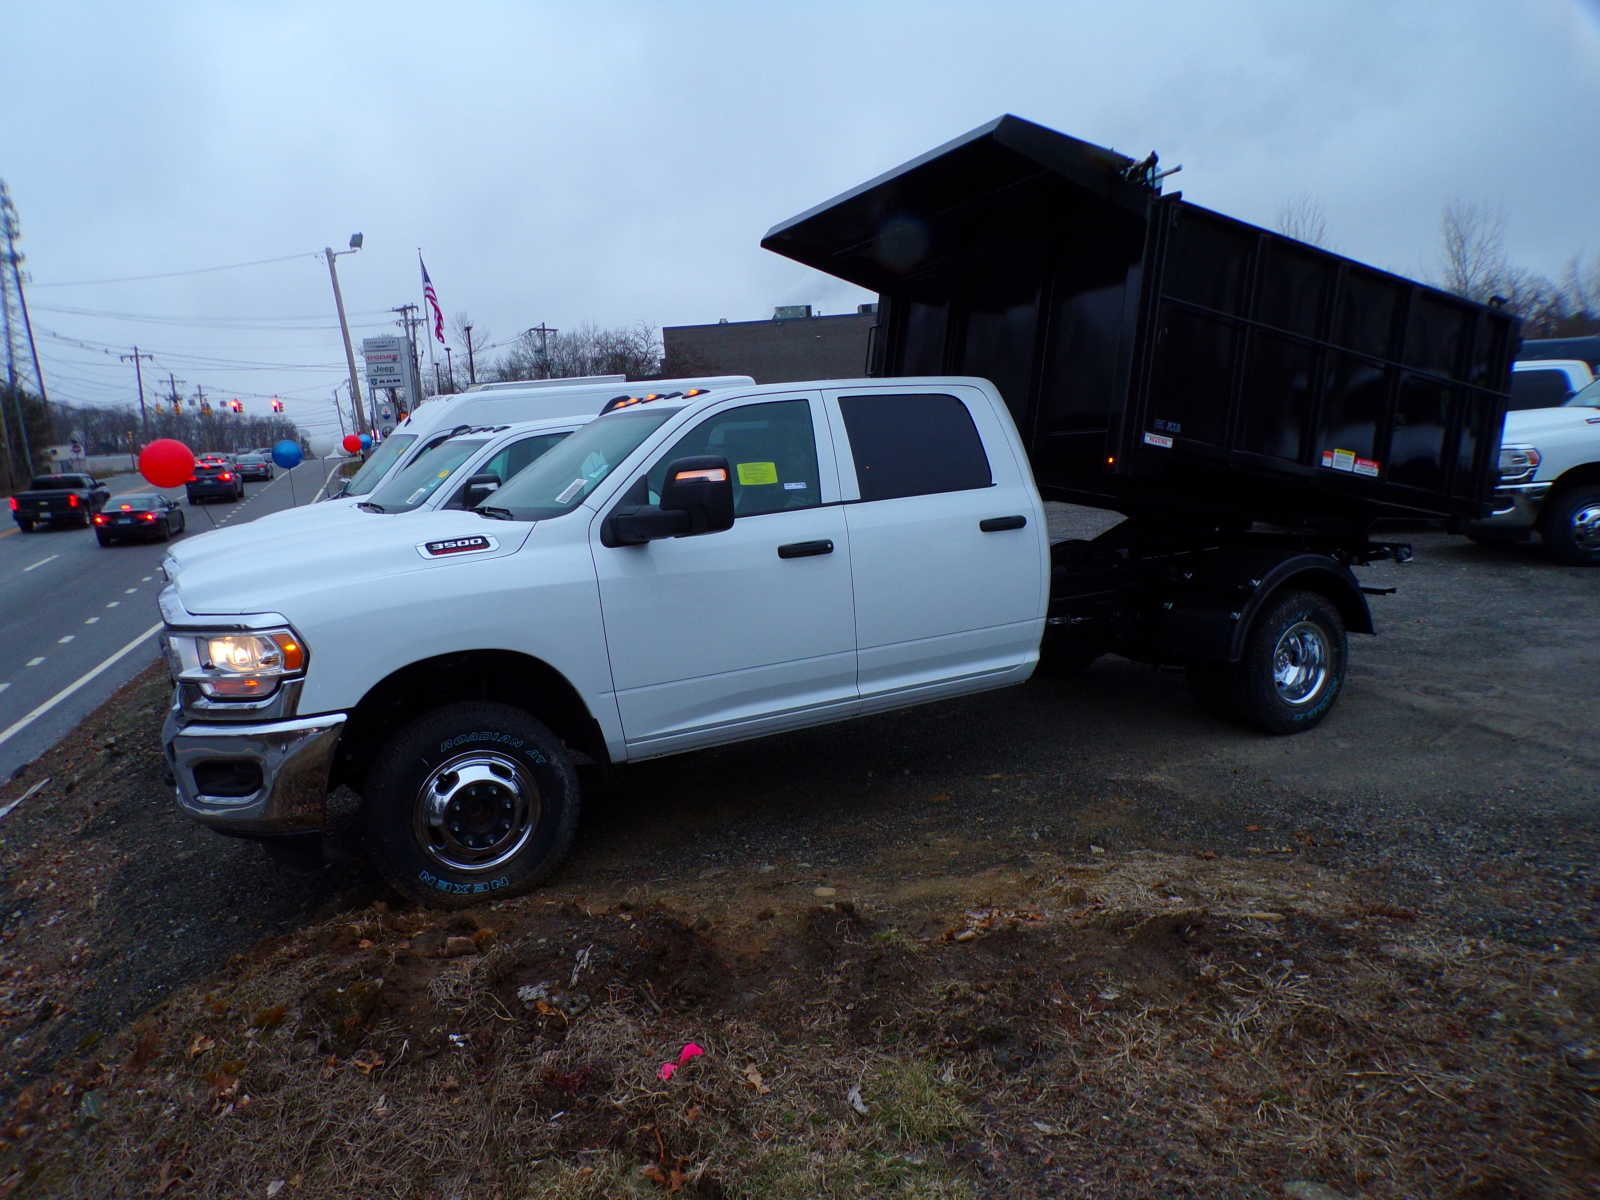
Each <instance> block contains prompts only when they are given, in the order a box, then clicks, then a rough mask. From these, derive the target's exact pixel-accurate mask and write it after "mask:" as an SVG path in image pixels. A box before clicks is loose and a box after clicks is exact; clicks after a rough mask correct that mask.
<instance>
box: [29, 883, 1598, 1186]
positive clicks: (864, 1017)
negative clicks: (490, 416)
mask: <svg viewBox="0 0 1600 1200" xmlns="http://www.w3.org/2000/svg"><path fill="white" fill-rule="evenodd" d="M882 878H883V879H884V880H886V881H888V880H894V881H895V882H894V883H892V884H891V883H887V882H886V883H885V885H884V886H883V887H882V889H881V890H878V891H876V892H862V893H859V894H856V895H853V896H852V897H851V898H850V899H849V900H848V901H839V902H836V903H831V904H823V905H819V904H817V903H816V901H815V899H814V898H812V897H811V896H809V894H803V893H800V892H799V891H798V890H791V893H785V892H783V891H782V889H781V887H780V886H779V885H777V884H774V885H772V886H770V887H766V888H764V889H763V888H762V887H758V886H757V885H755V884H752V885H749V887H748V894H744V895H736V896H734V897H733V898H732V901H731V902H730V899H729V887H728V885H727V884H726V883H721V884H718V885H714V886H715V889H716V890H715V897H716V899H717V901H718V903H720V904H722V905H723V908H721V909H719V911H722V912H724V913H725V916H724V917H723V918H722V919H721V920H719V921H718V922H717V923H714V924H711V925H710V927H709V928H707V927H706V922H704V921H703V920H701V919H700V917H699V913H700V911H703V906H704V905H705V904H706V903H707V902H708V900H709V899H710V898H711V896H712V893H711V891H710V890H709V888H708V891H707V894H706V895H699V894H694V893H683V894H677V895H672V896H657V897H653V898H652V897H647V896H644V895H642V894H641V893H640V892H639V890H638V889H635V890H634V891H633V892H632V893H631V894H629V895H624V894H621V893H619V894H618V895H617V896H615V897H603V896H596V895H593V894H590V895H589V896H587V897H586V899H585V901H584V903H583V904H581V905H580V904H576V903H571V902H566V901H567V900H568V899H569V898H567V897H564V896H562V895H559V894H555V895H552V894H546V895H543V896H536V897H531V898H528V899H525V900H522V901H516V902H511V903H509V904H506V905H503V906H499V907H497V908H492V909H489V910H485V911H484V912H482V913H479V914H477V915H476V916H474V915H470V914H469V915H465V916H457V917H453V918H449V919H448V921H447V922H445V923H444V924H440V921H441V918H439V917H438V916H437V915H436V914H423V913H416V912H391V911H388V910H386V909H383V908H381V907H377V908H374V909H372V910H369V911H366V912H363V913H361V914H359V915H357V916H356V917H354V918H348V917H347V918H344V919H341V920H340V921H337V922H332V923H329V924H327V925H323V926H320V927H318V928H315V929H311V930H308V931H306V932H305V933H304V934H303V935H302V936H299V937H296V938H295V939H293V940H292V941H291V942H289V943H286V944H282V945H278V946H276V947H272V948H263V949H262V950H260V951H259V952H258V953H257V954H256V955H254V956H253V957H252V958H251V959H250V960H248V961H246V962H243V963H240V964H239V965H238V967H237V969H236V970H234V971H231V972H230V973H229V976H228V977H227V979H226V980H224V981H219V982H217V983H215V984H213V986H212V987H211V988H209V989H200V990H192V991H189V992H185V993H182V994H179V995H177V996H175V997H174V998H173V999H172V1000H171V1001H170V1002H169V1003H167V1004H166V1005H164V1006H163V1007H162V1008H161V1009H160V1010H158V1011H157V1012H155V1013H153V1014H150V1015H149V1016H147V1017H146V1018H145V1019H144V1020H142V1021H141V1022H140V1023H138V1024H136V1025H135V1026H133V1027H131V1028H129V1029H127V1030H125V1031H123V1032H122V1033H121V1034H119V1035H118V1036H116V1037H114V1038H111V1039H108V1040H107V1041H106V1042H105V1043H103V1044H102V1045H101V1046H99V1047H97V1048H96V1052H95V1053H94V1054H93V1055H90V1056H88V1057H85V1058H84V1059H82V1060H80V1061H78V1062H76V1063H74V1064H72V1065H71V1066H70V1067H69V1068H67V1069H64V1070H62V1071H61V1072H59V1073H58V1074H57V1076H56V1077H55V1078H54V1079H53V1080H51V1081H49V1082H48V1083H46V1084H39V1085H35V1086H34V1087H32V1088H30V1089H28V1090H27V1091H26V1092H25V1093H24V1095H23V1098H22V1100H21V1102H20V1103H19V1105H18V1107H17V1110H16V1111H14V1112H12V1113H10V1114H8V1115H7V1117H6V1119H5V1123H4V1125H3V1126H0V1135H3V1137H4V1138H5V1147H4V1157H3V1158H0V1195H14V1196H34V1195H49V1196H61V1197H73V1196H83V1197H126V1196H130V1195H164V1196H169V1197H229V1198H232V1197H238V1196H255V1195H265V1194H266V1192H267V1189H268V1187H269V1185H271V1184H272V1183H273V1181H276V1180H283V1181H284V1183H283V1188H282V1190H280V1191H279V1193H278V1195H279V1196H280V1197H284V1196H286V1197H291V1198H297V1197H317V1198H319V1200H320V1198H323V1197H343V1196H349V1197H363V1198H376V1197H416V1198H419V1200H421V1198H424V1197H426V1198H430V1200H431V1198H434V1197H439V1198H445V1197H462V1198H465V1197H485V1198H489V1197H500V1198H504V1200H513V1198H516V1200H521V1198H524V1197H551V1198H554V1197H563V1198H565V1197H645V1196H658V1195H664V1194H665V1195H671V1194H681V1195H684V1196H694V1197H717V1198H723V1200H733V1198H742V1197H749V1198H751V1200H756V1198H758V1197H759V1198H761V1200H782V1198H785V1197H795V1198H797V1200H798V1198H800V1197H807V1198H809V1197H856V1196H889V1197H903V1198H912V1197H918V1198H922V1197H926V1198H929V1200H933V1198H941V1200H961V1198H966V1197H976V1196H980V1195H982V1196H988V1195H1016V1196H1024V1195H1026V1196H1032V1195H1047V1194H1093V1195H1097V1196H1130V1197H1133V1196H1150V1195H1195V1196H1218V1195H1227V1196H1241V1197H1247V1196H1275V1195H1281V1194H1282V1191H1281V1184H1282V1182H1283V1181H1285V1180H1289V1179H1316V1180H1321V1181H1323V1182H1325V1183H1328V1184H1330V1185H1331V1186H1334V1187H1336V1188H1339V1189H1340V1190H1341V1191H1343V1192H1345V1193H1346V1194H1347V1195H1352V1196H1354V1195H1362V1196H1366V1197H1371V1198H1373V1200H1378V1198H1380V1197H1407V1196H1446V1197H1448V1196H1458V1197H1463V1198H1465V1197H1490V1196H1496V1197H1547V1198H1550V1200H1565V1198H1568V1197H1574V1198H1575V1197H1579V1196H1591V1195H1594V1194H1596V1193H1597V1191H1600V1104H1597V1101H1600V1077H1597V1074H1596V1073H1595V1069H1594V1060H1593V1057H1592V1054H1591V1051H1592V1049H1593V1048H1594V1047H1597V1046H1600V1028H1597V1022H1596V1011H1597V1008H1600V980H1597V976H1596V971H1595V963H1594V961H1593V959H1592V958H1589V957H1579V956H1576V955H1570V956H1569V955H1559V954H1540V953H1535V952H1530V951H1528V950H1525V949H1519V948H1514V947H1510V946H1506V945H1501V944H1497V943H1493V942H1486V941H1471V942H1468V941H1463V940H1461V939H1459V938H1454V937H1452V936H1451V935H1450V934H1449V932H1448V931H1446V930H1441V929H1437V928H1434V927H1432V926H1430V925H1429V924H1428V923H1427V922H1426V921H1423V920H1421V919H1417V918H1415V916H1414V915H1413V914H1409V913H1402V912H1398V911H1395V910H1385V911H1379V910H1374V909H1373V908H1371V907H1370V906H1364V905H1363V904H1362V903H1361V902H1360V900H1359V898H1358V897H1357V896H1356V895H1355V894H1354V893H1353V892H1352V890H1351V889H1350V887H1349V885H1347V883H1346V882H1345V881H1344V880H1342V879H1341V878H1339V877H1338V876H1335V875H1332V874H1329V873H1326V872H1321V871H1317V870H1315V869H1313V868H1309V867H1305V866H1303V865H1289V864H1283V863H1272V864H1264V863H1261V862H1259V861H1251V860H1237V861H1228V860H1215V861H1201V860H1198V859H1190V858H1177V857H1173V856H1159V855H1153V854H1152V855H1139V856H1132V857H1129V858H1125V859H1121V860H1118V861H1106V860H1104V859H1097V860H1095V861H1093V862H1090V863H1066V862H1057V861H1052V860H1044V861H1042V862H1040V863H1038V864H1036V866H1035V868H1034V869H1031V870H1030V871H1028V872H1026V873H1022V872H994V873H990V874H989V875H986V876H982V877H979V878H976V879H974V878H970V877H961V878H955V877H950V878H937V877H934V878H929V877H922V878H919V879H917V880H916V881H915V882H914V883H900V882H898V880H899V879H900V878H901V876H900V875H898V874H897V873H894V872H891V871H887V870H886V871H885V872H883V873H882ZM758 910H759V914H758ZM449 938H457V939H471V943H470V944H471V947H472V952H471V953H462V954H460V955H459V956H456V957H444V956H443V952H444V950H443V948H444V946H445V944H446V942H447V939H449ZM451 945H453V946H454V947H455V948H456V950H458V951H459V950H461V949H462V948H463V943H462V942H460V941H457V942H455V943H451ZM689 1042H694V1043H696V1044H698V1045H700V1046H701V1047H703V1048H704V1050H705V1053H704V1054H703V1055H702V1056H700V1057H698V1058H694V1059H692V1061H689V1062H687V1064H686V1065H684V1066H683V1067H681V1068H680V1069H679V1070H678V1072H677V1073H676V1074H675V1075H674V1076H673V1077H672V1078H671V1079H670V1080H663V1079H661V1078H660V1076H659V1071H660V1068H661V1065H662V1064H663V1063H665V1062H668V1061H674V1060H675V1058H676V1056H677V1055H678V1053H679V1052H680V1049H681V1048H682V1047H683V1046H684V1045H685V1044H686V1043H689ZM1586 1047H1587V1048H1589V1049H1588V1050H1586V1049H1585V1048H1586Z"/></svg>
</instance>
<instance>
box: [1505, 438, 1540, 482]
mask: <svg viewBox="0 0 1600 1200" xmlns="http://www.w3.org/2000/svg"><path fill="white" fill-rule="evenodd" d="M1541 461H1542V460H1541V459H1540V457H1539V452H1538V451H1537V450H1535V449H1534V448H1533V447H1532V446H1501V447H1500V482H1501V483H1520V482H1523V481H1526V480H1529V479H1532V478H1533V475H1534V472H1535V471H1537V470H1538V469H1539V463H1540V462H1541Z"/></svg>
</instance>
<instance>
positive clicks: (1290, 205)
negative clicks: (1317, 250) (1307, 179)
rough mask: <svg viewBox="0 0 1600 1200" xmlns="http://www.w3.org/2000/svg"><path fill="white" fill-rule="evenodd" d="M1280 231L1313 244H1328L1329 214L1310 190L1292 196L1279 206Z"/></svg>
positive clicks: (1297, 239) (1286, 235)
mask: <svg viewBox="0 0 1600 1200" xmlns="http://www.w3.org/2000/svg"><path fill="white" fill-rule="evenodd" d="M1278 232H1279V233H1281V234H1283V235H1284V236H1285V237H1292V238H1294V239H1295V240H1296V241H1300V242H1307V243H1309V244H1311V245H1313V246H1326V245H1327V244H1328V216H1327V214H1326V213H1325V212H1323V209H1322V201H1320V200H1318V199H1317V198H1316V197H1315V196H1313V195H1311V193H1310V192H1301V193H1299V194H1298V195H1295V196H1290V197H1289V198H1288V199H1287V200H1285V201H1284V202H1283V203H1282V204H1281V205H1279V206H1278Z"/></svg>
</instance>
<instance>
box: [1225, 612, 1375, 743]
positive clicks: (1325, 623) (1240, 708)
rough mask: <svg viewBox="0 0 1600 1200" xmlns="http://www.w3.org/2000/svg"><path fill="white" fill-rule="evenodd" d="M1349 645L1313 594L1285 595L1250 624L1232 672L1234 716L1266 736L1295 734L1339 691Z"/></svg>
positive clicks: (1323, 712) (1338, 622)
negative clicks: (1269, 734) (1242, 649)
mask: <svg viewBox="0 0 1600 1200" xmlns="http://www.w3.org/2000/svg"><path fill="white" fill-rule="evenodd" d="M1348 660H1349V645H1348V642H1347V639H1346V637H1345V629H1344V621H1343V620H1342V619H1341V618H1340V616H1339V610H1338V609H1337V608H1335V607H1334V605H1333V602H1332V601H1331V600H1329V599H1328V598H1327V597H1326V596H1322V595H1319V594H1318V593H1316V592H1286V593H1284V594H1283V595H1282V596H1281V597H1279V598H1278V599H1277V600H1276V601H1274V602H1273V604H1272V606H1271V607H1270V608H1268V609H1266V610H1264V611H1263V612H1262V613H1261V614H1260V615H1259V616H1258V617H1257V618H1256V620H1255V623H1254V625H1253V626H1252V627H1251V629H1250V634H1249V637H1248V638H1246V640H1245V648H1244V654H1243V656H1242V657H1241V658H1240V660H1239V662H1238V664H1237V665H1236V666H1235V667H1234V668H1233V703H1234V706H1235V709H1236V711H1237V713H1238V716H1239V717H1240V718H1241V719H1242V720H1244V721H1245V722H1247V723H1248V724H1250V725H1254V726H1255V727H1256V728H1257V729H1260V730H1263V731H1264V732H1266V733H1274V734H1282V733H1301V732H1303V731H1305V730H1307V729H1311V728H1312V727H1314V726H1316V725H1317V724H1319V723H1320V722H1321V721H1322V719H1323V718H1324V717H1326V716H1327V715H1328V713H1329V712H1331V711H1332V710H1333V706H1334V704H1335V702H1337V701H1338V699H1339V693H1340V692H1341V691H1343V690H1344V679H1345V667H1346V663H1347V662H1348Z"/></svg>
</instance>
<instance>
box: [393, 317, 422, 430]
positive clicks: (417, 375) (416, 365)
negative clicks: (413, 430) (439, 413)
mask: <svg viewBox="0 0 1600 1200" xmlns="http://www.w3.org/2000/svg"><path fill="white" fill-rule="evenodd" d="M389 311H390V312H392V313H399V314H400V319H399V320H397V321H396V322H395V324H396V325H398V326H400V328H401V329H403V330H404V331H405V335H406V341H407V342H409V343H410V344H411V366H410V368H409V369H408V370H407V372H406V378H407V379H408V380H410V381H411V382H410V385H409V386H408V387H407V388H406V389H405V390H406V391H407V392H408V393H410V392H415V393H416V394H415V395H413V396H412V397H411V400H410V405H411V408H415V407H416V406H417V405H419V404H421V403H422V400H423V395H422V358H421V356H420V355H419V354H418V353H417V326H418V325H421V324H422V318H421V317H418V316H413V315H412V314H413V313H416V312H417V311H419V310H418V308H417V306H416V305H415V304H401V305H398V306H397V307H395V308H391V309H390V310H389ZM394 391H395V389H393V388H390V389H389V401H390V403H391V404H394V405H395V406H396V411H398V410H399V409H401V408H405V407H406V406H405V405H404V404H401V403H400V402H399V401H398V400H396V399H395V397H394ZM406 411H408V412H409V411H410V409H407V410H406Z"/></svg>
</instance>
